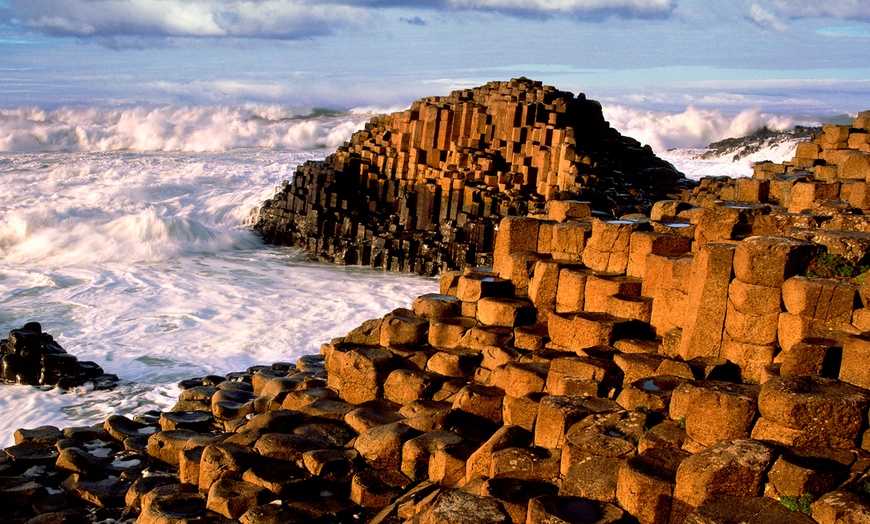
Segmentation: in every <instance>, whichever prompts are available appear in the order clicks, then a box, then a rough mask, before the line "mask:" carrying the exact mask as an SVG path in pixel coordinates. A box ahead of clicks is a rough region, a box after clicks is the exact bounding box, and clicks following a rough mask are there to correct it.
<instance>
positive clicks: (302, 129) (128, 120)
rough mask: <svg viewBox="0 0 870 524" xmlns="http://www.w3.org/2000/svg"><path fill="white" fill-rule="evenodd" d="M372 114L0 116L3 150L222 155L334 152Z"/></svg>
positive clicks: (223, 111) (37, 112) (36, 111)
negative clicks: (320, 149)
mask: <svg viewBox="0 0 870 524" xmlns="http://www.w3.org/2000/svg"><path fill="white" fill-rule="evenodd" d="M371 116H372V114H371V113H364V112H352V113H351V112H348V113H343V112H336V111H329V110H309V109H298V108H292V107H285V106H276V105H244V106H239V107H133V108H124V109H118V108H96V107H82V108H60V109H54V110H46V109H40V108H19V109H4V110H0V151H4V152H51V151H64V152H104V151H125V150H130V151H183V152H207V151H226V150H231V149H240V148H285V149H308V148H315V147H323V148H336V147H338V146H339V145H341V144H342V142H344V141H345V140H347V138H348V137H349V136H350V135H351V134H352V133H353V132H354V131H356V130H357V129H359V128H360V127H361V126H362V125H363V124H364V123H365V122H366V121H368V120H369V119H370V118H371Z"/></svg>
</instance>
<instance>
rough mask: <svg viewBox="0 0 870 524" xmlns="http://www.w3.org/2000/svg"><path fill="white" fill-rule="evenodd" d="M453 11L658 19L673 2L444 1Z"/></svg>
mask: <svg viewBox="0 0 870 524" xmlns="http://www.w3.org/2000/svg"><path fill="white" fill-rule="evenodd" d="M447 4H448V5H449V6H452V7H456V8H471V9H493V10H508V11H531V12H540V13H544V14H551V13H574V12H578V13H579V12H613V13H620V14H625V15H628V16H640V17H645V16H659V15H664V14H667V13H669V12H670V11H672V10H673V9H674V7H675V5H676V2H675V0H447Z"/></svg>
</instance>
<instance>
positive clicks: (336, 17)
mask: <svg viewBox="0 0 870 524" xmlns="http://www.w3.org/2000/svg"><path fill="white" fill-rule="evenodd" d="M676 1H677V0H422V1H421V0H327V1H320V2H318V1H315V0H8V3H9V5H8V6H4V5H3V3H0V11H2V13H0V20H3V19H5V20H14V21H16V23H20V24H23V25H25V26H27V27H30V28H32V29H36V30H38V31H41V32H44V33H48V34H57V35H65V36H78V37H95V38H104V39H105V38H115V39H118V41H121V42H124V41H126V40H125V39H127V38H129V37H136V38H143V37H145V38H147V37H161V38H163V37H234V38H272V39H299V38H306V37H311V36H319V35H327V34H331V33H334V32H336V31H338V30H340V29H342V28H346V27H350V26H355V25H357V24H361V23H365V22H366V21H367V20H370V19H371V18H372V16H375V14H376V13H377V12H378V11H379V10H381V9H384V8H401V9H403V10H406V11H408V12H409V14H413V12H414V11H421V10H427V11H432V10H451V11H457V10H488V11H500V12H504V13H508V14H517V15H523V16H525V15H531V16H552V15H558V14H587V15H590V17H591V18H595V17H596V16H602V15H617V16H622V17H627V18H631V17H641V18H648V17H661V16H665V15H667V14H669V13H670V12H671V11H673V9H674V8H675V6H676ZM0 2H2V0H0ZM402 20H404V21H406V22H408V23H411V24H416V25H422V24H423V23H425V22H424V21H423V18H421V17H419V16H416V15H413V16H409V17H404V18H403V19H402Z"/></svg>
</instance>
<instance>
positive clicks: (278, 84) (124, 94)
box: [0, 0, 870, 116]
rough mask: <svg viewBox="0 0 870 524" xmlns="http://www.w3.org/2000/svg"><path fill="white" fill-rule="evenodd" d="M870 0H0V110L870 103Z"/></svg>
mask: <svg viewBox="0 0 870 524" xmlns="http://www.w3.org/2000/svg"><path fill="white" fill-rule="evenodd" d="M868 50H870V9H868V7H867V0H838V1H836V2H834V1H827V2H820V1H818V0H788V1H786V0H729V1H727V2H711V1H709V0H413V1H411V0H330V1H325V2H311V1H305V0H0V107H3V108H16V107H28V106H38V107H46V108H53V107H59V106H82V105H85V106H87V105H122V106H123V105H141V104H151V105H161V104H164V105H218V104H220V105H233V104H241V103H265V104H286V105H295V106H300V107H326V108H333V109H351V108H373V109H374V108H377V109H382V110H383V109H400V108H404V107H406V106H407V105H409V104H410V102H412V101H413V100H415V99H418V98H421V97H424V96H430V95H446V94H447V93H449V92H450V91H452V90H454V89H460V88H467V87H474V86H477V85H481V84H484V83H486V82H488V81H491V80H507V79H510V78H515V77H520V76H526V77H528V78H532V79H535V80H540V81H543V82H544V83H545V84H550V85H554V86H556V87H557V88H559V89H563V90H568V91H572V92H574V93H580V92H582V93H585V94H586V95H587V96H588V97H589V98H593V99H596V100H599V101H601V102H602V103H605V104H617V105H621V106H627V107H643V108H647V109H653V110H667V111H680V110H683V109H685V108H686V107H695V108H715V109H717V110H722V111H730V112H735V113H736V112H739V111H741V110H744V109H746V108H759V109H761V110H764V111H767V112H771V113H777V114H800V115H820V116H834V115H842V114H849V115H854V114H855V113H857V112H858V111H860V110H864V109H870V52H868Z"/></svg>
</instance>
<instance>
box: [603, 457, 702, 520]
mask: <svg viewBox="0 0 870 524" xmlns="http://www.w3.org/2000/svg"><path fill="white" fill-rule="evenodd" d="M688 456H689V454H688V453H686V452H685V451H680V450H674V449H648V450H646V451H644V452H643V453H641V454H640V455H638V456H636V457H632V458H630V459H628V460H627V461H625V462H624V463H623V464H622V465H621V466H620V468H619V472H618V477H617V486H616V499H617V501H619V505H620V506H622V507H623V508H624V509H625V510H626V511H628V512H629V513H630V514H632V515H633V516H635V517H636V518H637V519H638V521H639V522H641V523H643V524H660V523H665V522H668V518H669V516H670V513H671V503H672V502H673V496H674V486H675V483H676V476H677V469H678V468H679V466H680V463H681V462H682V461H683V460H685V459H686V458H687V457H688Z"/></svg>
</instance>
